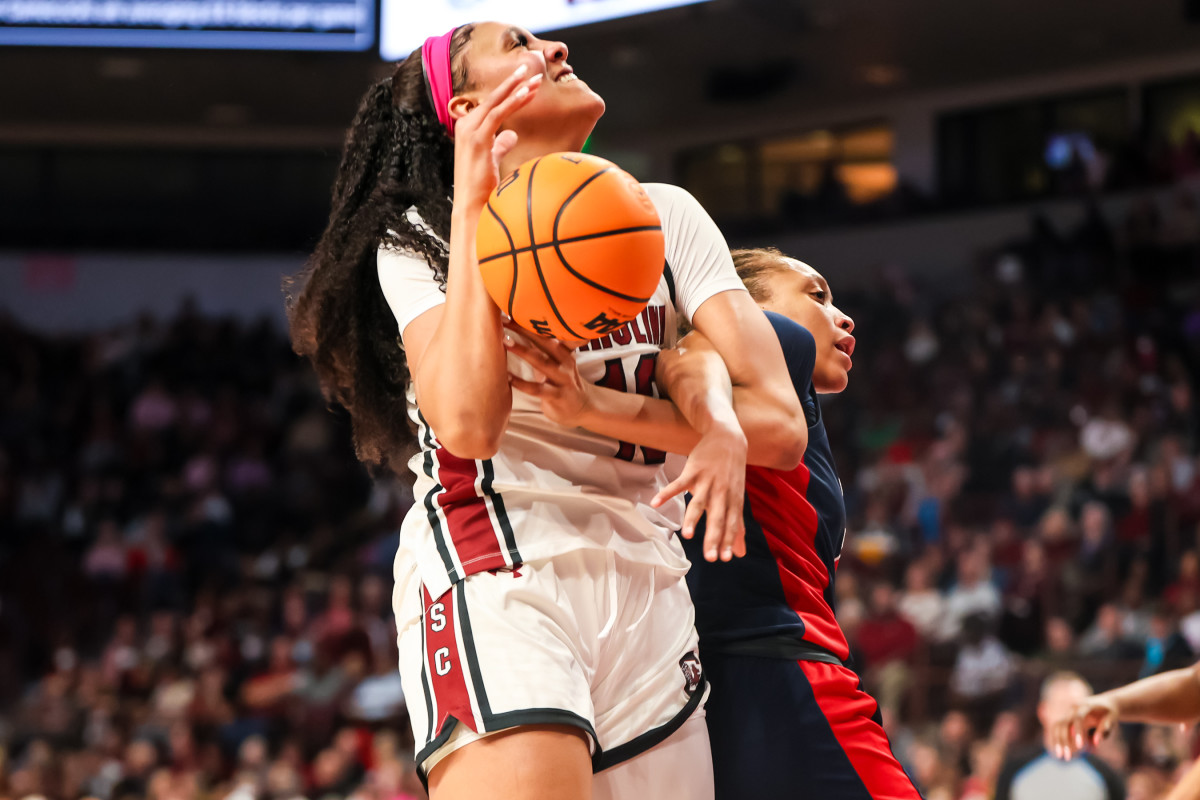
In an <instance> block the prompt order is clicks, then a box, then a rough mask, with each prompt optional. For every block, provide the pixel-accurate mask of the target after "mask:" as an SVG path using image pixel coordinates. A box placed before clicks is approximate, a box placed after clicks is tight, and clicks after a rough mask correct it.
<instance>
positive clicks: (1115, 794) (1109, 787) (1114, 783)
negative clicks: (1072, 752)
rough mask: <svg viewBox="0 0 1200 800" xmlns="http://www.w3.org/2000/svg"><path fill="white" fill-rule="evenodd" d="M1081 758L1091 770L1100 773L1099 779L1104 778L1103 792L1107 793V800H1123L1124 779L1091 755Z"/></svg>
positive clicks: (1102, 761) (1106, 764)
mask: <svg viewBox="0 0 1200 800" xmlns="http://www.w3.org/2000/svg"><path fill="white" fill-rule="evenodd" d="M1083 757H1084V758H1086V759H1087V762H1088V763H1089V764H1091V765H1092V769H1094V770H1096V772H1099V773H1100V777H1102V778H1104V790H1105V791H1106V792H1107V793H1108V800H1125V779H1124V778H1122V777H1121V776H1120V775H1118V774H1117V771H1116V770H1115V769H1113V768H1112V767H1110V766H1109V765H1108V763H1107V762H1106V761H1105V760H1104V759H1102V758H1099V757H1097V756H1096V755H1094V754H1092V753H1084V754H1083Z"/></svg>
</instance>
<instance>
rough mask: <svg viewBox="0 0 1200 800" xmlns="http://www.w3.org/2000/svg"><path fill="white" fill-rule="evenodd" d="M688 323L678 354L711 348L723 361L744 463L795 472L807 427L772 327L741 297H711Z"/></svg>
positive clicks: (742, 294) (727, 294) (735, 294)
mask: <svg viewBox="0 0 1200 800" xmlns="http://www.w3.org/2000/svg"><path fill="white" fill-rule="evenodd" d="M692 323H693V324H694V325H695V328H696V330H695V332H694V333H693V334H689V335H688V336H687V337H685V339H684V341H683V342H681V343H680V348H679V349H680V351H682V352H684V353H686V351H687V350H689V349H711V350H714V351H715V352H717V353H718V354H719V355H720V356H721V359H722V361H723V362H724V363H725V366H726V368H727V369H728V370H729V378H730V380H731V381H732V383H733V392H734V393H733V407H734V410H735V411H736V412H737V416H738V420H739V422H740V424H741V427H742V430H743V431H744V432H745V434H746V439H747V441H748V443H749V451H748V453H747V460H748V462H749V463H751V464H757V465H760V466H765V467H773V468H775V469H795V467H796V465H798V464H799V463H800V459H801V458H803V457H804V451H805V449H806V448H807V447H808V425H807V424H806V423H805V420H804V409H803V407H802V406H801V404H800V398H799V397H797V396H796V390H795V387H793V386H792V381H791V378H790V376H789V374H788V368H787V362H786V361H785V360H784V357H783V350H782V349H781V347H780V344H779V339H778V337H776V336H775V332H774V331H773V330H772V328H771V323H770V322H768V321H767V318H766V317H765V316H763V313H762V311H761V310H760V309H759V308H758V306H757V305H755V304H754V302H753V301H752V300H751V299H750V296H749V295H748V294H746V293H745V292H722V293H721V294H718V295H715V296H713V297H712V298H710V299H709V300H708V301H707V302H705V303H704V304H703V305H702V306H700V308H699V310H697V312H696V314H695V316H694V318H693V319H692ZM689 339H691V340H693V341H692V343H690V344H689V342H688V340H689ZM660 358H661V356H660Z"/></svg>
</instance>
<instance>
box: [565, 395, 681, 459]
mask: <svg viewBox="0 0 1200 800" xmlns="http://www.w3.org/2000/svg"><path fill="white" fill-rule="evenodd" d="M576 424H578V425H579V427H581V428H584V429H585V430H589V431H591V432H592V433H597V434H600V435H601V436H608V437H609V438H612V439H619V440H620V441H623V442H632V443H633V444H638V445H642V446H643V447H651V448H654V449H655V450H665V451H667V452H669V453H679V454H680V455H687V454H689V453H691V452H692V448H694V447H695V446H696V443H697V442H698V441H700V436H701V434H700V432H698V431H697V430H696V429H695V428H693V427H692V425H691V423H689V422H688V420H687V418H686V417H684V416H683V414H682V412H680V410H679V409H678V408H677V407H676V406H675V404H674V403H672V402H671V401H670V400H662V399H660V398H657V397H647V396H645V395H641V394H633V393H631V392H619V391H617V390H616V389H608V388H606V387H603V386H596V387H593V388H592V389H591V390H590V399H589V402H588V407H587V410H585V411H584V412H583V414H582V415H581V416H580V418H579V419H578V420H577V422H576Z"/></svg>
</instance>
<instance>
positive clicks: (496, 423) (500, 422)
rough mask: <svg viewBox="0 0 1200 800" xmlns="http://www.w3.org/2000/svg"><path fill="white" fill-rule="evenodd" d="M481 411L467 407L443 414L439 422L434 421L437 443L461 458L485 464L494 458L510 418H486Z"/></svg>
mask: <svg viewBox="0 0 1200 800" xmlns="http://www.w3.org/2000/svg"><path fill="white" fill-rule="evenodd" d="M481 410H482V409H478V408H476V409H470V408H464V409H461V410H458V411H454V412H451V413H443V415H442V418H441V419H439V420H437V421H436V422H434V421H432V420H431V423H432V425H433V431H434V434H435V435H436V436H437V440H438V444H440V445H441V446H442V447H444V448H445V449H446V450H449V451H450V452H451V453H452V454H453V455H456V456H458V457H459V458H467V459H472V460H478V461H486V460H487V459H489V458H492V457H493V456H495V455H496V453H497V452H499V450H500V439H501V437H502V436H503V435H504V429H505V427H506V426H507V425H508V415H507V414H504V415H503V416H501V415H491V414H487V415H485V414H481V413H479V412H480V411H481Z"/></svg>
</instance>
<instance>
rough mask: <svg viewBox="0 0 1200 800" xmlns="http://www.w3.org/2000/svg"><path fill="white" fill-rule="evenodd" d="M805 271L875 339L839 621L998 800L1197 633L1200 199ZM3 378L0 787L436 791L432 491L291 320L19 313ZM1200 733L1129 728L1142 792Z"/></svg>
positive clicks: (918, 744)
mask: <svg viewBox="0 0 1200 800" xmlns="http://www.w3.org/2000/svg"><path fill="white" fill-rule="evenodd" d="M795 255H797V256H799V257H803V254H802V253H797V254H795ZM815 266H817V267H818V268H819V269H821V270H823V271H824V272H825V273H826V274H827V275H828V276H829V278H830V280H831V282H832V284H833V288H834V291H835V293H836V294H837V302H838V304H839V305H840V306H842V307H843V308H844V309H845V310H847V311H848V312H850V313H851V314H852V315H853V316H854V318H855V320H856V322H857V330H856V331H855V333H856V335H857V337H858V339H859V343H860V344H859V347H858V350H857V353H856V356H857V366H856V369H855V371H854V372H853V374H852V381H851V386H850V388H849V389H848V390H847V392H845V393H844V394H843V395H840V396H837V397H830V398H826V400H825V401H824V408H825V419H826V425H827V427H828V429H829V432H830V438H831V441H832V442H833V444H834V448H835V455H836V456H837V459H838V465H839V469H840V472H841V476H842V479H843V482H844V486H845V492H846V501H847V510H848V516H849V520H850V528H849V535H848V538H847V544H846V550H845V554H844V557H843V559H842V562H841V567H840V571H839V578H838V615H839V618H840V620H841V622H842V624H843V626H844V627H845V629H846V631H847V633H848V635H849V638H850V640H851V642H852V646H853V649H854V657H855V660H856V664H857V666H858V667H859V668H860V670H861V672H862V674H863V675H864V678H865V680H866V683H867V686H868V687H869V688H870V689H871V691H873V692H874V693H875V694H876V696H877V697H878V698H879V700H880V704H881V708H882V713H883V715H884V718H885V722H886V725H887V727H888V729H889V732H890V734H891V736H892V740H893V744H894V748H895V750H896V753H897V755H898V756H899V757H900V758H901V760H902V761H903V763H904V764H905V765H906V767H907V768H908V769H909V770H910V772H911V773H912V774H913V776H914V777H915V779H916V780H917V781H918V783H919V784H920V785H921V787H922V788H923V790H924V791H925V793H926V797H927V798H929V800H945V799H946V798H952V799H953V800H967V799H968V798H970V799H971V800H976V799H978V798H989V797H991V796H992V792H993V787H994V786H995V782H996V779H997V775H998V774H999V773H1000V770H1001V768H1002V765H1003V764H1004V762H1005V760H1006V759H1008V758H1011V757H1013V755H1014V754H1015V753H1016V752H1017V751H1018V750H1019V749H1021V748H1023V747H1028V746H1033V747H1036V746H1037V745H1038V742H1039V741H1040V733H1039V729H1038V723H1037V720H1036V718H1035V717H1034V713H1033V709H1034V705H1035V703H1036V702H1037V699H1038V686H1039V684H1040V682H1041V680H1042V679H1043V678H1044V677H1045V676H1046V675H1049V674H1051V673H1054V672H1058V671H1061V670H1066V669H1070V670H1074V671H1076V672H1078V673H1080V674H1081V675H1083V676H1084V677H1085V678H1087V679H1088V680H1089V681H1090V682H1091V683H1092V685H1093V686H1094V687H1095V688H1096V689H1098V690H1099V689H1104V688H1108V687H1110V686H1112V685H1116V684H1118V683H1124V682H1127V681H1128V680H1131V679H1133V678H1136V677H1138V676H1139V675H1149V674H1153V673H1155V672H1159V671H1161V670H1164V669H1167V668H1170V667H1172V666H1175V665H1182V664H1188V663H1191V661H1192V660H1194V658H1195V657H1196V655H1195V654H1196V653H1200V458H1198V456H1200V414H1198V403H1197V389H1198V388H1200V387H1198V385H1197V377H1198V376H1200V215H1198V214H1197V204H1196V197H1195V195H1194V193H1192V192H1190V191H1188V190H1184V189H1181V190H1180V193H1179V195H1178V196H1177V197H1176V198H1174V199H1173V200H1172V201H1171V202H1170V203H1169V204H1166V205H1164V206H1163V207H1159V206H1157V205H1156V204H1155V203H1154V202H1153V201H1152V200H1146V201H1145V202H1142V203H1137V204H1135V205H1134V207H1133V209H1132V211H1131V212H1130V213H1129V215H1128V217H1127V218H1126V219H1121V220H1108V219H1105V218H1104V217H1103V216H1102V215H1101V214H1100V213H1099V212H1098V211H1097V210H1096V209H1095V208H1089V210H1088V212H1087V213H1086V214H1085V216H1084V221H1083V223H1082V224H1081V225H1080V226H1078V228H1077V229H1074V230H1055V229H1054V228H1053V226H1051V225H1050V224H1049V223H1048V222H1047V221H1046V220H1045V219H1043V218H1040V217H1034V219H1033V220H1032V222H1031V226H1030V231H1029V234H1028V235H1027V236H1025V237H1022V238H1021V239H1020V240H1018V241H1013V242H1007V243H1000V244H999V245H998V246H996V247H994V248H992V249H989V250H988V251H986V252H983V253H981V254H980V256H979V259H978V262H977V263H976V264H974V265H964V270H963V272H962V280H961V281H958V282H957V283H954V284H953V285H948V284H947V283H945V282H939V283H938V284H936V285H931V284H930V283H928V282H926V281H923V280H922V278H921V277H920V271H919V269H912V270H906V269H903V268H901V267H898V266H889V267H885V268H883V269H881V270H880V272H879V274H878V275H877V276H876V278H875V280H873V281H872V282H871V283H870V285H869V286H866V287H863V288H859V289H854V290H850V289H841V288H839V282H838V276H837V272H836V265H824V264H816V265H815ZM914 267H919V265H914ZM0 385H3V386H4V390H3V392H2V393H0V529H2V530H3V536H0V798H9V797H11V798H19V797H26V796H30V795H33V796H38V795H40V796H45V797H48V798H67V799H72V798H80V797H96V798H101V800H120V799H121V798H130V797H149V798H155V799H156V800H192V799H193V798H237V800H242V799H243V798H244V799H245V800H255V798H268V799H269V800H292V798H300V797H304V798H355V799H356V800H367V799H368V798H369V799H370V800H404V799H405V798H419V797H423V793H422V790H421V786H420V783H419V781H417V779H416V776H415V771H414V769H413V765H412V759H411V746H412V742H411V737H410V734H409V731H408V726H407V721H406V712H405V701H404V693H403V690H402V688H401V687H400V685H399V678H398V675H397V673H396V669H395V664H396V653H395V631H394V623H393V622H392V619H391V614H390V603H389V595H390V588H391V579H390V571H391V561H392V557H393V554H394V552H395V548H396V543H397V528H398V524H399V520H400V519H401V518H402V515H403V513H404V512H405V510H406V509H407V508H408V506H409V505H410V504H411V502H412V498H411V494H410V492H409V490H408V487H407V486H406V483H405V481H404V480H402V479H399V478H396V477H394V476H386V475H383V476H375V477H373V478H372V477H371V476H368V475H367V473H366V471H365V470H364V469H362V468H361V466H360V465H359V464H358V463H357V462H356V461H355V459H354V456H353V452H352V450H351V448H350V445H349V430H348V424H347V421H346V419H345V416H344V414H341V413H339V412H336V411H335V412H331V411H330V410H329V409H327V408H326V406H325V403H324V401H323V400H322V398H321V397H320V394H319V392H318V390H317V387H316V385H315V381H314V378H313V375H312V371H311V368H310V367H309V366H308V365H307V364H306V363H304V362H301V361H300V360H299V359H298V358H296V357H295V356H294V355H293V354H292V353H291V352H290V350H289V347H288V344H287V341H286V336H285V334H284V333H283V332H282V331H279V330H277V329H276V328H274V327H272V325H271V324H270V323H268V322H266V321H263V322H259V323H247V322H243V321H235V320H229V319H214V318H208V317H204V316H202V315H200V314H198V313H197V311H196V310H195V308H193V307H191V306H185V307H183V308H182V309H181V310H180V312H179V313H178V314H177V315H176V316H175V317H174V318H173V319H171V320H169V321H159V320H155V319H151V318H143V319H140V320H137V321H136V322H132V323H130V324H129V325H128V326H125V327H121V328H117V329H114V330H109V331H103V332H98V333H94V334H92V335H88V336H46V335H41V334H35V333H32V332H30V331H27V330H23V329H22V328H21V327H19V326H18V325H16V324H15V323H14V322H13V321H11V320H6V319H4V318H0ZM1194 751H1195V740H1194V737H1193V736H1192V734H1191V733H1188V732H1181V731H1168V730H1166V729H1160V728H1136V727H1125V728H1122V730H1121V731H1120V733H1119V734H1117V735H1116V736H1114V737H1112V738H1110V739H1109V740H1108V741H1107V742H1106V743H1105V745H1104V746H1103V748H1102V749H1101V756H1102V757H1103V758H1104V759H1105V760H1107V761H1109V762H1110V763H1111V764H1113V765H1114V766H1115V767H1116V768H1117V769H1118V771H1119V772H1120V773H1121V774H1123V775H1127V776H1128V782H1129V789H1130V795H1129V796H1130V797H1131V798H1135V800H1150V799H1151V798H1155V797H1158V796H1160V794H1161V792H1162V789H1163V787H1164V786H1166V785H1167V783H1168V781H1169V779H1170V777H1171V776H1172V774H1173V773H1174V771H1175V770H1176V769H1178V768H1179V767H1180V766H1181V765H1184V764H1186V763H1188V762H1189V761H1190V760H1191V759H1192V757H1193V755H1194Z"/></svg>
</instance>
